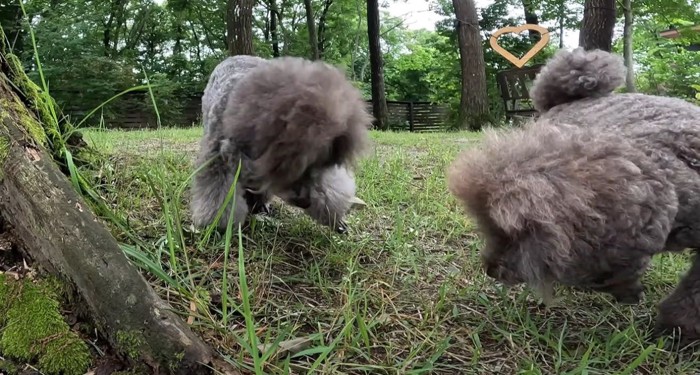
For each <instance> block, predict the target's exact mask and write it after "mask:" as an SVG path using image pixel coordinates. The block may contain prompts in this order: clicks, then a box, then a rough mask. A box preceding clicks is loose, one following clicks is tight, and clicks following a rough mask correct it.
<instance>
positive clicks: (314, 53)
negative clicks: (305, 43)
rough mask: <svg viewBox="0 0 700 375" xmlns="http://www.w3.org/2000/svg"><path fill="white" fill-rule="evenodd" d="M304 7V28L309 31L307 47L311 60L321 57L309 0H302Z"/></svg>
mask: <svg viewBox="0 0 700 375" xmlns="http://www.w3.org/2000/svg"><path fill="white" fill-rule="evenodd" d="M304 9H305V11H306V28H307V29H308V32H309V48H311V56H310V57H311V60H318V59H320V58H321V55H320V54H319V50H318V45H319V42H318V36H317V35H316V21H315V20H314V11H313V7H312V6H311V0H304Z"/></svg>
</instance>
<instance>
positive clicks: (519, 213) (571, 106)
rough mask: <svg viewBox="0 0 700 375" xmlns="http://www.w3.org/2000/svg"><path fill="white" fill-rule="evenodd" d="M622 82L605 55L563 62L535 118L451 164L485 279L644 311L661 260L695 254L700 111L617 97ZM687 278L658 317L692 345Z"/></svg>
mask: <svg viewBox="0 0 700 375" xmlns="http://www.w3.org/2000/svg"><path fill="white" fill-rule="evenodd" d="M624 73H625V69H624V66H623V64H622V60H621V59H620V58H618V57H617V56H615V55H613V54H610V53H607V52H603V51H598V50H595V51H584V50H582V49H576V50H574V51H571V52H569V51H560V52H558V53H557V54H556V55H555V56H554V57H553V58H552V59H551V60H550V61H549V62H548V63H547V64H546V66H545V67H544V68H543V69H542V71H541V72H540V74H539V76H538V78H537V79H536V80H535V83H534V85H533V88H532V90H531V93H530V95H531V97H532V99H533V102H534V105H535V107H536V108H537V109H538V110H539V111H540V112H541V114H540V117H539V118H538V119H537V120H535V121H532V122H531V123H529V124H527V125H526V126H524V127H523V128H522V129H517V130H513V131H501V132H496V131H491V132H489V134H487V135H486V137H485V139H484V142H483V143H482V145H481V147H478V148H475V149H472V150H467V151H466V152H464V153H463V154H462V155H460V156H459V157H458V159H457V160H455V162H454V163H453V165H452V166H451V169H450V171H449V177H448V178H449V188H450V191H451V192H452V193H453V194H454V195H455V196H456V197H457V198H458V199H459V200H460V201H462V202H463V203H464V205H465V207H466V209H467V211H468V213H469V214H470V215H471V216H473V217H474V218H475V219H476V221H477V225H478V227H479V228H480V231H481V232H482V234H483V236H484V238H485V243H486V247H485V249H483V251H482V253H481V255H482V259H483V263H484V268H485V270H486V273H487V274H488V275H489V276H491V277H493V278H495V279H497V280H499V281H501V282H503V283H505V284H508V285H513V284H519V283H527V284H528V285H530V286H531V287H533V288H534V289H536V290H538V291H539V293H540V295H541V296H543V297H544V298H545V300H548V299H551V297H552V293H553V292H552V285H553V284H554V283H561V284H564V285H569V286H574V287H579V288H584V289H589V290H595V291H600V292H606V293H609V294H611V295H612V296H614V298H615V299H616V300H617V301H619V302H623V303H637V302H638V301H639V300H640V298H642V296H643V290H644V288H643V286H642V283H641V277H642V275H643V273H644V271H645V270H646V268H647V266H648V264H649V261H650V259H651V257H652V256H653V255H654V254H658V253H660V252H664V251H682V250H684V249H687V248H693V249H700V108H698V107H697V106H695V105H693V104H691V103H688V102H686V101H683V100H681V99H675V98H668V97H660V96H651V95H643V94H631V93H628V94H614V93H612V91H613V90H614V89H615V88H617V87H619V86H620V85H621V84H622V83H623V82H624ZM692 270H697V272H692ZM692 270H691V272H690V273H689V274H688V275H686V276H685V278H684V279H683V280H682V281H681V283H680V284H679V286H678V287H677V288H676V290H675V291H674V292H673V293H672V294H671V295H670V296H669V297H668V298H666V299H665V300H664V301H663V302H662V303H661V304H660V306H659V315H658V319H657V329H658V330H659V332H662V331H665V330H667V329H670V328H676V327H680V328H681V330H682V335H683V338H684V340H686V341H687V340H693V339H698V338H700V264H699V261H697V260H696V261H695V263H694V264H693V267H692Z"/></svg>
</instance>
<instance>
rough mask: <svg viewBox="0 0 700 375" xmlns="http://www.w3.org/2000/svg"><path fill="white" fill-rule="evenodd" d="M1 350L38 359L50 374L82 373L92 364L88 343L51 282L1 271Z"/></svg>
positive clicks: (13, 354)
mask: <svg viewBox="0 0 700 375" xmlns="http://www.w3.org/2000/svg"><path fill="white" fill-rule="evenodd" d="M0 317H4V321H0V326H4V328H3V329H2V336H0V352H2V353H3V355H4V356H6V357H9V358H14V359H18V360H22V361H28V362H34V361H35V362H36V363H37V364H38V367H39V369H40V370H41V371H42V372H44V373H46V374H65V375H73V374H75V375H80V374H84V373H85V371H86V370H87V368H88V366H89V365H90V352H89V351H88V348H87V345H86V344H85V342H83V341H82V340H81V339H80V338H79V337H78V336H77V334H75V332H73V331H71V330H70V329H69V327H68V325H67V324H66V322H64V321H63V317H62V316H61V314H60V313H59V303H58V300H57V296H56V294H55V288H54V285H52V283H50V282H46V281H43V282H38V283H35V282H32V281H14V280H11V279H9V278H7V277H6V276H5V275H0Z"/></svg>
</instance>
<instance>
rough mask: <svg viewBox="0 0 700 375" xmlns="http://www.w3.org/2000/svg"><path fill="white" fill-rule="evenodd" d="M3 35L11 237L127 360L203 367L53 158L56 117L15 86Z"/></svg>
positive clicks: (205, 357)
mask: <svg viewBox="0 0 700 375" xmlns="http://www.w3.org/2000/svg"><path fill="white" fill-rule="evenodd" d="M3 38H4V36H3V35H2V32H1V30H0V216H1V217H2V219H3V220H4V221H5V224H6V225H8V226H9V229H10V231H11V232H12V235H13V238H15V239H16V240H18V242H19V244H20V246H21V248H22V249H23V251H24V252H25V253H26V254H27V255H28V256H29V257H31V258H32V259H33V260H34V261H35V262H36V263H35V264H38V265H39V266H40V267H41V268H43V269H44V270H46V271H48V272H50V273H52V274H55V275H56V276H58V277H59V278H60V279H61V280H63V281H65V282H67V283H68V284H69V285H71V286H72V288H73V289H74V290H75V291H76V292H77V294H78V295H79V297H80V299H81V301H83V302H84V303H85V304H86V305H87V307H88V311H89V313H90V316H91V318H92V321H93V323H94V325H95V327H96V328H97V329H98V331H99V332H100V333H101V334H102V335H103V336H104V337H105V338H106V339H107V340H108V341H109V343H110V344H111V345H112V346H113V347H114V348H115V349H117V350H118V351H120V352H123V353H127V354H128V357H129V359H130V360H133V361H139V362H142V363H146V364H148V365H149V366H150V367H151V368H152V369H153V372H154V373H161V374H163V373H164V374H209V373H211V370H210V367H209V366H210V365H211V363H212V361H213V356H212V352H211V349H210V348H209V347H208V346H207V345H205V344H204V342H202V340H201V339H199V338H198V337H197V336H196V335H195V334H194V333H193V332H192V331H191V330H190V329H189V327H188V326H187V325H186V324H185V323H184V321H182V319H180V318H179V317H178V316H177V315H175V314H174V313H173V312H172V311H170V307H169V305H168V304H166V303H165V302H164V301H163V300H162V299H160V298H159V297H158V295H157V294H156V293H155V291H154V290H153V289H152V288H151V286H150V285H149V284H148V283H147V282H146V280H145V279H144V278H143V277H142V276H141V274H140V273H139V271H138V270H137V269H136V268H135V267H134V266H133V265H131V264H130V263H129V261H128V259H127V257H126V256H125V255H124V253H123V252H122V250H121V248H120V247H119V245H118V243H117V242H116V240H115V239H114V237H113V236H112V235H111V234H110V232H109V231H108V230H107V229H106V228H105V226H104V225H103V224H102V223H101V222H100V221H98V219H97V217H96V216H95V215H94V214H93V213H92V212H91V209H90V206H89V205H88V204H87V203H86V202H85V201H84V200H83V198H82V197H81V196H80V195H79V194H78V193H77V192H76V190H75V189H74V188H73V186H72V185H71V184H70V181H69V179H68V178H67V176H66V175H64V174H63V173H62V172H61V171H60V169H59V168H58V166H57V165H56V163H55V161H54V159H53V157H52V155H53V154H55V150H51V144H52V142H50V140H51V136H52V134H55V132H57V131H58V127H57V124H55V123H54V124H47V121H45V120H46V119H45V118H44V119H43V120H42V114H43V115H46V108H31V103H30V105H29V107H28V105H27V104H28V103H27V100H26V97H28V96H31V95H32V94H31V93H27V92H21V93H20V92H19V91H26V90H22V88H25V89H26V88H27V87H31V85H33V84H32V83H31V82H30V81H29V80H28V79H27V77H26V75H24V72H23V71H21V67H20V66H19V65H18V62H17V59H16V57H14V56H12V55H9V54H5V53H4V50H3V48H2V40H3ZM34 89H35V90H36V88H34ZM22 98H25V99H24V100H22ZM34 100H36V101H39V98H36V97H35V98H34ZM52 132H53V133H52Z"/></svg>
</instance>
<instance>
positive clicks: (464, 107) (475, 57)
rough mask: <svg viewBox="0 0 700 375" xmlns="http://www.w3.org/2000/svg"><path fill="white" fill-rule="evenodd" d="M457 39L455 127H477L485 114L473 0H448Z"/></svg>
mask: <svg viewBox="0 0 700 375" xmlns="http://www.w3.org/2000/svg"><path fill="white" fill-rule="evenodd" d="M452 3H453V6H454V9H455V17H456V20H455V25H456V29H457V40H458V42H459V56H460V66H461V73H462V81H461V82H462V90H461V100H460V104H459V120H458V121H459V122H458V123H459V127H460V128H466V129H471V130H479V129H481V127H482V125H483V124H484V123H485V122H486V121H487V118H488V114H489V105H488V94H487V91H486V71H485V64H484V52H483V49H482V48H483V47H482V46H481V35H479V18H478V16H477V14H476V5H475V4H474V1H473V0H452Z"/></svg>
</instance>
